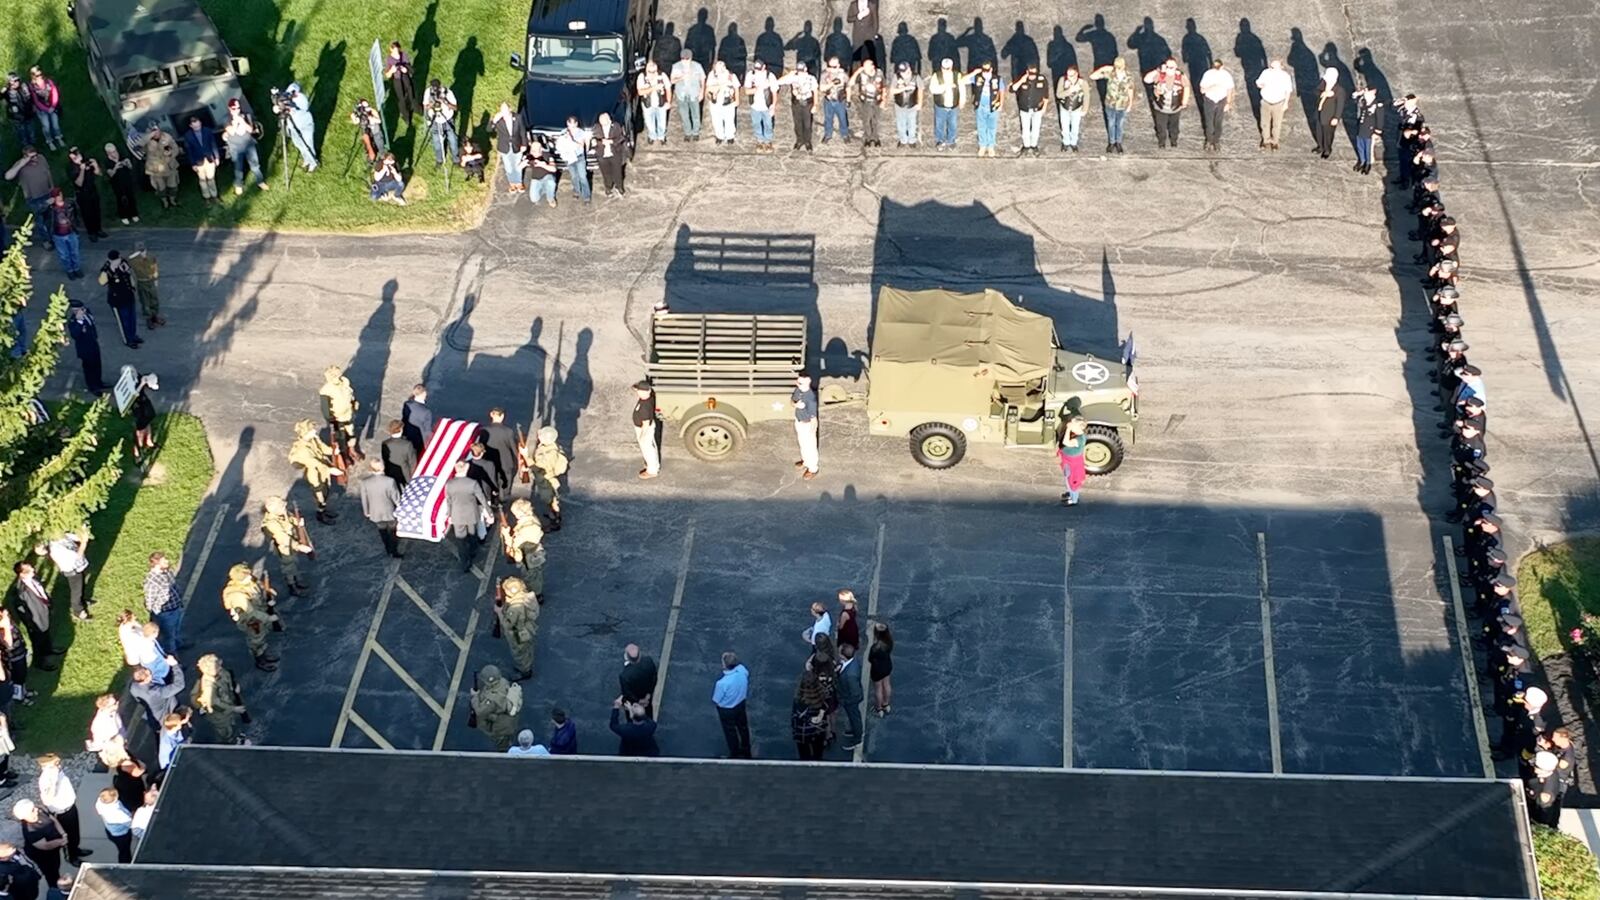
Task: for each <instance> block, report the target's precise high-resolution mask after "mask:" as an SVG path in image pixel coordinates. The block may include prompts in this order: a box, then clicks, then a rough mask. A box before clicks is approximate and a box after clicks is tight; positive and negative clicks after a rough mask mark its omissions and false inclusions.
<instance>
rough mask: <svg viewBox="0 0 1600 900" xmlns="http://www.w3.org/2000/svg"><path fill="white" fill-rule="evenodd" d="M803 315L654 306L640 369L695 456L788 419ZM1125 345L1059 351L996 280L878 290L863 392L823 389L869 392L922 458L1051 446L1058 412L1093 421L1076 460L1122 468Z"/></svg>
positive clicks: (726, 449) (873, 423)
mask: <svg viewBox="0 0 1600 900" xmlns="http://www.w3.org/2000/svg"><path fill="white" fill-rule="evenodd" d="M805 354H806V323H805V317H804V316H781V315H721V314H712V315H692V314H679V313H661V314H658V315H656V316H655V317H654V318H653V319H652V321H651V329H650V355H649V358H648V359H647V360H646V372H647V374H648V376H649V378H650V380H651V382H652V383H654V385H655V388H656V404H657V407H658V408H659V409H660V411H661V413H662V415H663V417H664V418H665V419H667V420H668V421H669V422H674V423H677V425H678V431H679V436H680V437H681V438H682V440H683V443H684V447H685V448H687V449H688V451H689V453H690V454H692V455H693V456H695V457H696V458H697V459H702V460H706V461H708V462H718V461H722V460H726V459H729V458H731V457H732V456H733V455H734V454H735V453H737V452H738V450H739V447H740V446H741V445H742V444H743V443H744V441H745V438H746V437H747V435H748V432H749V428H750V426H751V425H752V424H756V423H758V422H764V421H776V420H783V421H789V420H791V419H792V417H793V407H792V405H791V403H790V399H789V398H790V393H791V391H793V389H794V379H795V375H796V374H797V373H798V372H800V370H801V369H802V368H804V366H805ZM1133 363H1134V358H1133V349H1132V346H1131V342H1130V344H1125V345H1124V352H1123V358H1122V359H1121V360H1120V361H1119V360H1110V361H1107V360H1101V359H1098V358H1096V357H1095V356H1093V355H1091V354H1087V353H1075V352H1072V351H1070V350H1065V349H1062V347H1061V345H1060V342H1059V341H1058V340H1057V339H1056V333H1055V326H1054V324H1053V323H1052V322H1051V320H1050V319H1049V318H1048V317H1046V316H1042V315H1040V314H1038V313H1034V312H1029V311H1028V310H1025V309H1023V308H1021V307H1019V306H1017V305H1016V304H1014V303H1012V302H1011V301H1010V300H1008V299H1006V297H1005V295H1004V294H1001V293H1000V292H999V291H994V290H985V291H981V292H977V293H956V292H952V291H944V290H931V291H902V290H899V289H897V288H893V287H884V288H883V289H882V290H881V291H880V292H879V294H878V313H877V318H876V320H875V322H874V326H873V334H872V347H871V354H870V357H869V363H868V369H867V382H868V390H867V393H866V394H865V396H862V395H859V394H852V393H851V392H849V391H848V390H847V389H845V388H844V387H843V386H841V385H837V384H830V385H826V386H824V387H823V389H822V392H821V400H822V403H823V404H824V405H827V406H841V405H844V404H849V403H854V402H860V401H864V402H865V406H866V412H867V417H868V431H869V432H870V433H871V434H877V435H889V436H895V437H904V438H906V439H907V440H908V441H909V443H910V447H911V456H912V458H913V459H915V460H916V461H917V462H918V463H921V464H922V465H924V466H926V467H928V468H930V469H948V468H950V467H951V466H954V465H955V464H956V463H959V462H960V461H961V459H962V458H963V457H964V456H965V455H966V453H967V446H968V444H970V443H984V444H1000V445H1003V446H1007V447H1020V448H1037V449H1041V450H1054V449H1055V447H1056V445H1057V443H1058V440H1059V430H1060V429H1061V428H1062V426H1063V423H1064V421H1065V418H1066V417H1067V416H1071V415H1078V416H1082V417H1083V418H1084V419H1085V420H1086V422H1087V424H1088V434H1087V439H1086V446H1085V448H1084V468H1085V469H1086V470H1087V471H1088V472H1089V473H1090V474H1093V475H1104V474H1106V473H1108V472H1112V471H1115V470H1116V468H1117V467H1118V466H1120V465H1122V460H1123V457H1124V455H1125V453H1126V451H1127V448H1128V447H1130V446H1132V445H1133V441H1134V433H1135V425H1136V423H1137V422H1138V419H1139V405H1138V404H1139V389H1138V381H1137V379H1136V378H1135V377H1134V375H1133Z"/></svg>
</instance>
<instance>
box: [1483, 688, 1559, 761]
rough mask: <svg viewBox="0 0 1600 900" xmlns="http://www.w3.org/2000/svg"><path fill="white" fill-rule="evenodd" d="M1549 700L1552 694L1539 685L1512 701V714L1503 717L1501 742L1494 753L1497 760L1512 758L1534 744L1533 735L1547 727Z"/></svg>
mask: <svg viewBox="0 0 1600 900" xmlns="http://www.w3.org/2000/svg"><path fill="white" fill-rule="evenodd" d="M1549 701H1550V695H1549V694H1548V693H1546V692H1545V690H1544V688H1541V687H1537V686H1535V687H1529V688H1526V689H1524V690H1523V692H1522V696H1521V697H1520V698H1516V699H1513V700H1512V701H1511V703H1510V704H1509V708H1510V710H1511V713H1510V715H1507V716H1503V717H1501V725H1502V728H1501V730H1500V742H1499V743H1498V744H1496V745H1495V749H1494V753H1493V754H1492V755H1493V757H1494V758H1495V759H1496V760H1503V759H1512V758H1514V757H1516V756H1518V755H1519V754H1521V753H1522V751H1523V750H1525V749H1527V748H1528V747H1530V746H1532V745H1533V736H1534V735H1536V734H1538V733H1539V732H1541V731H1544V730H1545V728H1546V727H1547V725H1546V721H1545V718H1546V717H1545V714H1544V705H1545V704H1546V703H1548V702H1549Z"/></svg>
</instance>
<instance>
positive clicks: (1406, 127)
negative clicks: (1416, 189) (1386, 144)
mask: <svg viewBox="0 0 1600 900" xmlns="http://www.w3.org/2000/svg"><path fill="white" fill-rule="evenodd" d="M1394 108H1395V110H1396V112H1397V114H1398V118H1399V129H1400V152H1399V156H1400V173H1399V175H1398V176H1396V177H1395V179H1394V182H1393V183H1394V184H1397V185H1406V184H1410V183H1411V158H1412V157H1413V156H1415V155H1416V153H1417V150H1419V149H1420V144H1419V142H1418V139H1417V135H1418V132H1419V131H1420V130H1421V129H1422V127H1423V119H1422V110H1421V109H1420V108H1419V107H1418V106H1417V95H1416V94H1407V95H1405V97H1403V98H1401V99H1399V100H1396V101H1395V102H1394Z"/></svg>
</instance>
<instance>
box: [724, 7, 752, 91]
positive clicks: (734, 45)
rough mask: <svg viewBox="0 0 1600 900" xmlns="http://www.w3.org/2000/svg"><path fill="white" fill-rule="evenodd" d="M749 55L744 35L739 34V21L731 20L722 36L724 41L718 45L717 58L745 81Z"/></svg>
mask: <svg viewBox="0 0 1600 900" xmlns="http://www.w3.org/2000/svg"><path fill="white" fill-rule="evenodd" d="M748 57H749V48H748V47H747V46H746V45H745V42H744V37H743V36H742V35H740V34H739V23H738V22H729V23H728V31H727V33H726V34H724V35H723V36H722V43H720V44H718V45H717V59H719V60H721V61H722V63H723V64H724V65H726V66H727V67H728V71H729V72H732V73H733V74H734V76H735V77H737V78H738V79H739V80H740V81H743V80H744V73H745V66H746V64H747V62H748Z"/></svg>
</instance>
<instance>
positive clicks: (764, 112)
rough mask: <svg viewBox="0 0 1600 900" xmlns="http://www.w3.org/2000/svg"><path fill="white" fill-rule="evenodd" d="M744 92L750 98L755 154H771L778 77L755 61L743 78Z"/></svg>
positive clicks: (760, 62) (762, 64)
mask: <svg viewBox="0 0 1600 900" xmlns="http://www.w3.org/2000/svg"><path fill="white" fill-rule="evenodd" d="M744 92H745V95H746V96H748V97H749V98H750V130H751V131H752V132H754V134H755V139H756V152H757V153H771V152H772V151H773V150H774V149H775V148H774V147H773V146H772V113H773V111H774V110H775V109H777V106H778V76H776V75H774V74H772V73H771V72H769V71H767V64H766V63H764V62H762V61H761V60H759V59H758V60H756V61H755V62H753V63H751V64H750V74H748V75H746V76H745V77H744Z"/></svg>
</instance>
